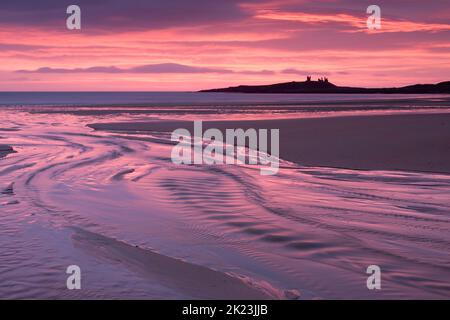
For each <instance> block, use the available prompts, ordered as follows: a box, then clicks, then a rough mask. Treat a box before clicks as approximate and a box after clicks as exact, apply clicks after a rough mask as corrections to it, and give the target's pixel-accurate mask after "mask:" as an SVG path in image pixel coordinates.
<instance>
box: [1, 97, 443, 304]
mask: <svg viewBox="0 0 450 320" xmlns="http://www.w3.org/2000/svg"><path fill="white" fill-rule="evenodd" d="M247 99H248V98H247ZM277 99H281V98H280V97H277ZM371 99H373V98H371ZM380 103H381V102H380ZM383 103H385V102H383ZM389 103H392V101H391V102H389ZM403 103H404V102H399V103H398V104H399V105H402V104H403ZM354 104H355V105H356V108H357V110H353V111H349V110H348V109H346V106H347V102H343V103H342V110H341V109H339V106H340V105H336V106H334V107H333V108H335V109H337V111H330V109H328V110H327V112H325V113H323V112H321V111H317V109H320V107H316V106H314V105H313V106H311V107H309V106H303V107H302V109H301V110H299V109H296V108H297V107H296V106H293V107H292V108H293V110H291V109H289V107H288V106H286V105H285V106H284V107H285V108H286V109H289V110H287V111H288V112H286V113H282V114H279V113H276V112H275V111H274V110H278V109H279V108H280V106H272V107H269V106H265V107H264V108H259V107H257V106H256V107H255V106H253V107H251V110H249V109H250V108H248V107H242V106H240V105H239V106H235V107H233V106H228V107H223V108H214V107H213V106H209V107H204V106H202V107H198V106H191V107H184V108H183V110H181V111H180V108H178V107H173V109H171V108H172V107H169V106H168V107H166V108H168V109H170V110H169V112H166V110H163V109H164V108H162V109H160V110H158V111H155V109H154V108H157V109H158V108H159V107H157V106H156V107H151V106H150V107H148V108H145V107H141V108H142V109H139V108H136V107H133V106H130V107H120V108H117V107H112V108H107V107H102V108H101V109H99V108H98V107H91V108H90V107H83V108H82V110H81V109H80V107H79V106H76V107H72V108H71V107H61V106H58V105H55V106H51V107H49V106H46V107H36V106H30V107H20V108H17V107H11V108H3V109H0V121H1V124H2V146H1V149H0V150H2V152H3V157H2V158H1V160H0V209H1V210H0V228H2V230H3V232H2V233H1V234H0V243H1V244H2V250H1V252H0V261H1V262H2V263H1V264H0V283H2V284H3V286H2V287H0V298H22V299H23V298H47V299H80V298H82V299H117V298H124V299H130V298H139V299H347V298H358V299H361V298H364V299H395V298H401V299H404V298H432V299H434V298H437V299H441V298H445V297H448V292H449V290H450V287H449V285H448V283H447V282H446V281H444V280H443V279H448V277H449V276H450V270H449V268H448V265H449V262H450V261H449V259H448V257H449V248H450V238H449V234H450V233H449V232H448V230H449V229H450V217H449V215H448V213H449V212H450V203H449V201H448V200H449V198H448V190H449V188H450V176H449V174H448V173H450V166H449V163H450V157H449V156H450V153H449V136H450V130H449V128H450V127H449V125H450V124H449V123H450V112H449V111H448V110H447V109H442V108H441V109H438V110H436V109H435V108H431V109H430V110H423V102H422V101H420V102H418V105H419V107H420V110H411V109H410V108H408V109H402V110H396V106H397V105H396V104H395V103H392V106H386V108H389V110H387V111H386V108H384V107H382V108H381V109H380V110H376V112H374V110H373V108H371V109H370V110H366V109H364V103H360V104H358V102H354ZM410 104H411V102H410V101H408V105H410ZM400 108H403V107H400ZM205 109H207V110H208V114H206V113H204V112H198V110H205ZM214 109H215V111H214ZM99 110H100V111H101V112H99ZM129 110H133V112H128V111H129ZM149 110H151V112H149ZM175 110H178V111H175ZM224 110H226V111H224ZM255 110H256V111H255ZM305 112H306V113H305ZM349 112H350V114H349ZM236 117H239V118H240V119H241V120H236ZM242 119H245V120H242ZM194 120H202V121H203V128H204V130H206V129H208V128H218V129H220V130H225V129H230V128H231V129H236V128H243V129H249V128H254V129H279V130H280V158H281V163H280V170H279V172H278V173H277V174H276V175H273V176H262V175H261V174H260V171H259V170H258V165H178V164H174V163H173V162H172V160H171V151H172V148H173V146H174V143H173V142H172V141H171V140H170V133H171V132H172V131H173V130H175V129H178V128H186V129H190V130H191V129H192V124H193V122H192V121H194ZM12 149H13V150H14V151H15V152H13V153H11V151H12ZM373 264H375V265H379V266H381V268H382V270H383V290H382V291H378V292H375V291H370V290H368V289H367V287H366V268H367V266H369V265H373ZM70 265H78V266H79V267H80V268H81V270H82V275H83V278H82V279H83V280H82V289H81V290H67V288H66V278H67V274H66V273H65V270H66V268H67V266H70Z"/></svg>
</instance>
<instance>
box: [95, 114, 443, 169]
mask: <svg viewBox="0 0 450 320" xmlns="http://www.w3.org/2000/svg"><path fill="white" fill-rule="evenodd" d="M230 124H232V125H230ZM88 126H89V127H90V128H93V129H95V130H104V131H127V132H128V133H132V132H133V131H140V132H142V131H144V132H145V131H148V132H155V131H156V132H172V131H173V130H175V129H178V128H186V129H188V130H190V131H191V132H192V130H193V122H192V121H183V120H181V121H178V120H177V121H165V120H161V121H158V120H154V121H146V122H122V123H94V124H90V125H88ZM209 128H217V129H219V130H222V131H224V130H225V129H227V128H229V129H233V128H242V129H244V130H246V129H249V128H255V129H257V130H258V129H276V128H279V129H280V158H282V159H284V160H287V161H291V162H294V163H297V164H299V165H302V166H311V167H332V168H347V169H356V170H401V171H419V172H433V173H447V174H448V173H450V142H449V141H450V114H449V113H442V114H437V113H436V114H401V115H399V114H397V115H357V116H342V117H323V118H307V119H274V120H239V121H204V122H203V130H207V129H209Z"/></svg>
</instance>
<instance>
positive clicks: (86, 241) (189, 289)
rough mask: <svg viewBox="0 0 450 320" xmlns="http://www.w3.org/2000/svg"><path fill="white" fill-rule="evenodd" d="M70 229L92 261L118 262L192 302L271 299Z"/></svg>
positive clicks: (204, 271) (222, 276)
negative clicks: (203, 300)
mask: <svg viewBox="0 0 450 320" xmlns="http://www.w3.org/2000/svg"><path fill="white" fill-rule="evenodd" d="M74 229H75V231H76V233H75V234H74V235H73V236H72V239H73V241H74V244H75V246H76V247H78V248H80V249H82V250H85V251H87V252H88V253H90V254H92V255H94V256H96V257H102V258H104V259H109V260H112V261H120V262H121V263H123V265H124V266H125V267H127V268H130V269H132V270H133V271H135V272H137V273H139V274H140V275H142V276H144V277H147V278H151V279H157V280H158V281H159V282H162V283H164V284H165V285H166V286H169V287H173V288H175V289H176V290H178V291H180V292H182V293H184V294H186V295H188V296H190V297H193V298H194V299H213V300H217V299H226V300H230V299H239V300H249V299H257V300H259V299H264V300H266V299H273V298H275V297H273V296H270V295H268V294H266V293H264V292H263V291H260V290H258V289H257V288H254V287H251V286H250V285H247V284H246V283H244V282H243V281H241V280H240V279H238V278H235V277H232V276H230V275H228V274H226V273H222V272H219V271H215V270H212V269H209V268H206V267H203V266H199V265H195V264H191V263H188V262H184V261H181V260H178V259H174V258H170V257H167V256H164V255H161V254H158V253H155V252H152V251H150V250H144V249H141V248H138V247H134V246H130V245H128V244H126V243H124V242H120V241H117V240H114V239H111V238H107V237H104V236H102V235H99V234H96V233H92V232H89V231H86V230H82V229H79V228H74Z"/></svg>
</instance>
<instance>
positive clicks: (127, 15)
mask: <svg viewBox="0 0 450 320" xmlns="http://www.w3.org/2000/svg"><path fill="white" fill-rule="evenodd" d="M71 4H74V3H73V2H71V1H65V0H40V1H36V0H21V1H1V2H0V24H7V25H11V24H14V25H18V26H26V27H44V28H52V29H54V30H56V29H59V30H63V29H65V18H66V17H67V16H68V15H67V14H66V8H67V7H68V6H69V5H71ZM75 4H77V5H78V6H79V7H80V8H81V15H82V30H83V31H91V32H92V31H94V32H95V31H100V32H105V33H111V32H125V31H131V30H147V29H162V28H171V27H189V26H197V25H202V24H209V23H211V22H215V23H224V22H233V21H234V22H235V21H238V20H241V19H243V18H245V17H247V16H248V14H247V13H246V12H245V11H244V10H242V9H241V8H240V7H239V6H238V5H237V4H238V1H237V0H214V1H211V0H195V1H192V0H170V2H168V1H167V0H151V1H142V0H127V1H123V0H96V1H92V0H77V1H76V3H75Z"/></svg>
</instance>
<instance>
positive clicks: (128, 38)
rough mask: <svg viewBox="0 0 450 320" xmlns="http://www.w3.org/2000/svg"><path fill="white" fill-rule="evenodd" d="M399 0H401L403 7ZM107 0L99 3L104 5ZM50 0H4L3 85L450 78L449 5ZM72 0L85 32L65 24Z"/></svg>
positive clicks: (129, 87)
mask: <svg viewBox="0 0 450 320" xmlns="http://www.w3.org/2000/svg"><path fill="white" fill-rule="evenodd" d="M393 2H395V4H393ZM99 3H101V4H99ZM99 3H96V4H92V1H87V0H80V1H78V2H76V1H74V2H73V3H69V2H67V3H65V1H59V0H58V1H56V0H44V1H31V0H24V1H18V2H15V3H14V4H11V3H7V4H4V3H2V4H0V62H1V63H0V91H11V90H13V91H15V90H24V91H35V90H36V91H39V90H42V91H53V90H55V91H60V90H68V91H78V90H79V91H87V90H88V91H95V90H113V91H117V90H118V91H141V90H142V91H179V90H182V91H185V90H199V89H206V88H215V87H223V86H232V85H239V84H268V83H275V82H284V81H293V80H299V81H302V80H304V78H305V77H306V75H307V74H311V75H312V76H313V78H317V77H319V76H323V75H325V76H327V77H328V78H330V80H331V81H332V82H333V83H335V84H338V85H352V86H368V87H385V86H397V85H407V84H413V83H435V82H440V81H448V80H450V76H449V75H450V2H449V1H439V0H436V1H419V0H409V1H406V0H399V1H378V3H377V4H378V5H379V6H380V7H381V12H382V29H381V30H376V31H368V30H367V27H366V20H367V14H366V8H367V6H368V5H370V4H373V3H372V1H370V2H369V1H363V0H358V1H351V0H344V1H333V0H326V1H317V0H316V1H306V0H263V1H255V0H248V1H240V0H208V1H206V0H192V1H189V0H172V1H159V0H158V1H157V0H154V1H147V2H143V1H138V0H130V1H126V2H124V1H118V0H110V1H105V0H103V1H99ZM69 4H78V5H79V6H80V7H81V10H82V30H80V31H72V30H67V29H66V28H65V19H66V17H67V15H66V13H65V11H66V8H67V6H68V5H69Z"/></svg>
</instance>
